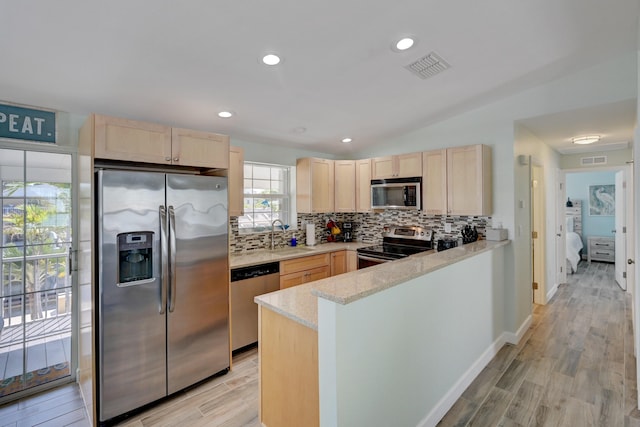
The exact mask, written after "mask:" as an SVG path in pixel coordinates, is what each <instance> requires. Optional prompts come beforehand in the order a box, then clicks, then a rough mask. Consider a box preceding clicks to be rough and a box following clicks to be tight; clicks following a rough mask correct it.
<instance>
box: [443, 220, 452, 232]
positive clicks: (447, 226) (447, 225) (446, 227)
mask: <svg viewBox="0 0 640 427" xmlns="http://www.w3.org/2000/svg"><path fill="white" fill-rule="evenodd" d="M444 232H445V233H451V223H450V222H445V223H444Z"/></svg>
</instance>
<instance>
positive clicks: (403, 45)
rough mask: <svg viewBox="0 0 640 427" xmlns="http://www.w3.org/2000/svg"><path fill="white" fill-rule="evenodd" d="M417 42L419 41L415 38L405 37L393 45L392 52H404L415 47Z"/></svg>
mask: <svg viewBox="0 0 640 427" xmlns="http://www.w3.org/2000/svg"><path fill="white" fill-rule="evenodd" d="M416 41H417V39H416V38H415V37H414V36H404V37H402V38H400V39H399V40H397V41H395V42H393V43H392V44H391V50H392V51H394V52H404V51H405V50H407V49H409V48H411V47H413V46H415V44H416Z"/></svg>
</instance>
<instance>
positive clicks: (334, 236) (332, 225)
mask: <svg viewBox="0 0 640 427" xmlns="http://www.w3.org/2000/svg"><path fill="white" fill-rule="evenodd" d="M325 232H326V234H327V242H337V241H338V235H339V234H340V233H341V232H342V230H340V227H338V223H337V222H335V221H334V220H332V219H330V220H329V221H327V229H326V231H325Z"/></svg>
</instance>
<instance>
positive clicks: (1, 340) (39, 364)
mask: <svg viewBox="0 0 640 427" xmlns="http://www.w3.org/2000/svg"><path fill="white" fill-rule="evenodd" d="M71 162H72V156H71V155H70V154H59V153H46V152H36V151H22V150H13V149H0V184H1V194H0V200H1V202H2V250H1V252H0V271H1V272H2V275H1V277H2V286H1V287H0V300H2V305H0V318H1V319H2V322H0V402H2V398H3V397H4V396H8V395H11V394H13V393H15V392H19V391H24V390H27V389H30V388H33V387H37V386H38V385H41V384H45V383H48V382H51V381H54V380H58V379H61V378H64V377H65V376H69V375H70V370H71V362H72V360H71V334H72V315H71V313H72V306H71V301H72V281H71V277H70V275H69V274H68V265H67V264H68V253H69V250H70V249H71V243H72V241H71V231H72V228H71V218H72V216H71V213H72V209H71V206H72V203H71V200H72V197H71Z"/></svg>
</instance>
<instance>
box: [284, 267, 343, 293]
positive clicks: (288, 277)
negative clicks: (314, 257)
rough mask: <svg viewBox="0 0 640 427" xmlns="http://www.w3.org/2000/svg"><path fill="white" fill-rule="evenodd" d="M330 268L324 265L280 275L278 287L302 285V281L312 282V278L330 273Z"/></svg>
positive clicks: (317, 278)
mask: <svg viewBox="0 0 640 427" xmlns="http://www.w3.org/2000/svg"><path fill="white" fill-rule="evenodd" d="M330 270H331V269H330V268H329V266H328V265H325V266H323V267H317V268H312V269H310V270H305V271H298V272H295V273H289V274H284V275H281V276H280V289H286V288H290V287H292V286H298V285H302V284H303V283H309V282H313V281H314V280H320V279H326V278H327V277H329V274H330V273H331V271H330Z"/></svg>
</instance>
